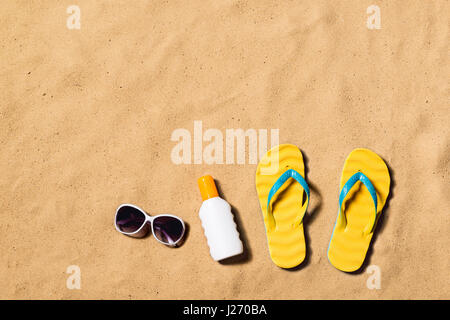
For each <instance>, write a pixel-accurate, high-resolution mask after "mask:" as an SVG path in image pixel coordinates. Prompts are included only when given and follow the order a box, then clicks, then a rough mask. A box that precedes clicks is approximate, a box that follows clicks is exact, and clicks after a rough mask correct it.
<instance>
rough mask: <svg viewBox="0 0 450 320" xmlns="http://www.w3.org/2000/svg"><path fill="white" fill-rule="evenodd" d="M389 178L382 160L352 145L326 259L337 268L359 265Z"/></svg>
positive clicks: (348, 269)
mask: <svg viewBox="0 0 450 320" xmlns="http://www.w3.org/2000/svg"><path fill="white" fill-rule="evenodd" d="M390 182H391V179H390V176H389V170H388V168H387V166H386V163H384V161H383V159H381V158H380V157H379V156H378V155H377V154H376V153H375V152H373V151H370V150H368V149H355V150H353V151H352V152H351V153H350V155H349V156H348V158H347V160H345V164H344V169H343V171H342V176H341V185H340V194H339V211H338V217H337V219H336V223H335V226H334V230H333V234H332V236H331V240H330V244H329V246H328V260H329V261H330V262H331V264H332V265H333V266H335V267H336V268H337V269H339V270H342V271H345V272H353V271H356V270H358V269H359V268H360V267H361V266H362V264H363V262H364V259H365V258H366V253H367V250H368V249H369V245H370V242H371V240H372V236H373V232H374V229H375V226H376V223H377V221H378V218H379V217H380V215H381V211H382V210H383V207H384V205H385V203H386V199H387V197H388V195H389V187H390Z"/></svg>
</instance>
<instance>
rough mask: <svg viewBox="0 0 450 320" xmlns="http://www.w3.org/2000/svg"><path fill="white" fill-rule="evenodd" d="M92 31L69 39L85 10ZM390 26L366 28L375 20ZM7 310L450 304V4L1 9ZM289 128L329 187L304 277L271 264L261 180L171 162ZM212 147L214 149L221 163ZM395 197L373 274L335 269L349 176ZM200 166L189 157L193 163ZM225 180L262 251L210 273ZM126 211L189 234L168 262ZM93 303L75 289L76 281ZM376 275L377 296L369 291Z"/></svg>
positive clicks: (226, 169)
mask: <svg viewBox="0 0 450 320" xmlns="http://www.w3.org/2000/svg"><path fill="white" fill-rule="evenodd" d="M72 4H76V5H78V6H79V7H80V9H81V20H80V21H81V28H80V29H79V30H77V29H74V30H71V29H68V28H67V26H66V20H67V18H68V17H69V16H70V14H68V13H66V9H67V7H68V6H69V5H72ZM372 4H376V5H378V6H379V7H380V10H381V29H373V30H369V29H368V28H367V26H366V20H367V18H368V16H369V15H368V14H367V13H366V9H367V7H368V6H370V5H372ZM0 8H1V10H0V21H1V25H2V28H1V31H0V45H1V49H0V57H1V59H0V83H1V90H0V124H1V126H0V128H1V130H0V150H1V153H0V170H1V171H0V173H1V179H0V208H1V221H2V222H1V223H0V234H1V237H0V247H1V248H2V254H1V259H0V261H1V262H0V287H1V289H0V298H2V299H13V298H15V299H29V298H33V299H89V298H93V299H392V298H398V299H443V298H446V299H448V298H450V279H449V270H450V258H449V257H450V255H449V248H450V237H449V234H450V216H449V209H450V194H449V182H450V179H449V168H450V164H449V159H450V156H449V151H450V147H449V144H450V129H449V122H450V112H449V110H450V109H449V101H450V99H449V97H450V86H449V74H450V67H449V43H450V41H449V39H450V34H449V31H450V27H449V23H448V22H449V18H450V17H449V15H450V14H449V13H450V4H449V2H448V1H380V0H378V1H376V2H374V1H365V0H363V1H357V0H353V1H340V2H338V1H332V2H331V1H310V2H307V1H259V0H258V1H229V0H227V1H224V0H217V1H206V2H205V1H194V0H191V1H158V0H154V1H133V2H132V3H131V2H130V1H114V2H113V1H106V0H102V1H88V0H77V1H65V0H64V1H45V2H41V1H28V0H21V1H18V0H17V1H16V0H14V1H13V0H4V1H2V2H1V4H0ZM196 120H198V121H202V125H203V131H205V130H207V129H217V130H219V131H220V132H221V133H222V134H223V135H225V133H226V130H227V129H239V128H240V129H243V130H247V129H268V130H270V129H279V141H280V143H292V144H295V145H297V146H298V147H299V148H300V149H301V150H302V152H303V154H304V157H305V158H306V159H307V181H308V182H309V183H310V185H311V186H312V188H313V192H312V195H311V199H312V206H311V209H310V210H309V213H308V217H307V218H306V219H305V226H306V235H307V240H308V244H307V248H308V252H307V261H306V262H305V263H304V264H303V265H302V266H301V267H300V268H298V269H296V270H293V271H286V270H282V269H280V268H278V267H277V266H275V265H274V264H273V263H272V261H271V260H270V257H269V253H268V248H267V243H266V235H265V229H264V224H263V220H262V213H261V211H260V208H259V203H258V198H257V195H256V190H255V185H254V179H255V171H256V165H255V164H252V163H249V161H246V162H245V164H237V163H234V164H207V163H205V162H204V161H202V163H201V164H179V165H177V164H175V163H174V162H173V159H172V158H171V153H172V150H173V148H174V147H175V146H176V142H174V141H172V140H171V136H172V134H173V132H174V131H175V130H176V129H178V128H185V129H187V130H189V132H191V133H193V128H194V121H196ZM207 144H208V143H206V142H205V143H204V146H206V145H207ZM357 147H366V148H370V149H371V150H373V151H375V152H377V153H378V154H379V155H380V156H382V157H383V159H385V161H386V163H387V164H388V166H389V168H390V170H391V176H392V181H393V187H392V189H391V197H390V199H389V203H388V207H387V208H386V209H385V210H384V213H383V214H384V215H383V218H382V220H381V221H380V224H379V225H378V228H377V230H376V237H375V239H374V242H373V246H372V249H371V250H370V252H369V254H368V258H367V261H366V263H365V266H364V268H363V269H362V270H361V272H359V273H356V274H345V273H343V272H340V271H338V270H337V269H335V268H334V267H333V266H332V265H331V264H330V263H329V262H328V260H327V255H326V250H327V246H328V243H329V240H330V236H331V232H332V228H333V225H334V221H335V218H336V212H337V206H338V193H339V179H340V175H341V170H342V167H343V165H344V160H345V158H346V157H347V155H348V154H349V153H350V152H351V150H353V149H354V148H357ZM192 154H193V152H192ZM207 173H209V174H211V175H213V176H214V177H215V178H216V179H217V181H218V183H219V185H220V192H221V194H222V195H223V197H224V198H225V199H226V200H227V201H229V202H230V203H231V204H232V205H233V207H234V214H235V217H236V220H237V222H238V228H239V231H240V233H241V235H242V240H243V241H244V243H245V247H246V254H245V255H244V256H242V257H239V258H236V259H232V261H228V262H227V263H217V262H214V261H213V260H212V258H211V257H210V256H209V251H208V246H207V243H206V240H205V237H204V234H203V230H202V228H201V225H200V219H199V217H198V209H199V207H200V205H201V198H200V194H199V191H198V189H197V184H196V180H197V178H198V177H200V176H202V175H203V174H207ZM124 202H128V203H133V204H136V205H139V206H141V207H142V208H144V209H145V210H146V211H147V212H149V213H150V214H158V213H171V214H176V215H178V216H180V217H182V218H183V219H184V220H185V221H186V223H187V224H188V225H189V232H188V234H187V237H186V241H185V243H184V245H182V246H181V247H180V248H176V249H171V248H168V247H166V246H164V245H161V244H159V243H158V242H157V241H156V240H155V239H153V238H152V237H151V236H150V237H147V238H144V239H133V238H128V237H126V236H123V235H121V234H119V233H118V232H116V230H115V229H114V226H113V218H114V213H115V209H116V208H117V206H118V205H119V204H121V203H124ZM70 265H77V266H79V268H80V270H81V289H79V290H77V289H68V288H67V286H66V280H67V278H68V277H69V274H67V273H66V270H67V268H68V266H70ZM371 265H376V266H378V267H379V270H380V272H381V283H380V285H381V288H380V289H369V288H368V287H367V283H366V282H367V280H368V279H369V278H370V276H371V274H369V273H368V271H370V270H372V269H370V268H369V266H371Z"/></svg>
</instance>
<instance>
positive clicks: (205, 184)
mask: <svg viewBox="0 0 450 320" xmlns="http://www.w3.org/2000/svg"><path fill="white" fill-rule="evenodd" d="M197 182H198V187H199V188H200V193H201V195H202V199H203V204H202V206H201V207H200V211H199V216H200V219H201V220H202V227H203V230H204V231H205V236H206V239H207V241H208V246H209V252H210V254H211V257H212V258H213V259H214V260H215V261H219V260H222V259H226V258H229V257H232V256H235V255H238V254H241V253H242V252H243V251H244V247H243V245H242V242H241V240H240V239H239V232H238V231H237V228H236V223H235V222H234V219H233V214H232V213H231V206H230V205H229V203H228V202H226V201H225V200H223V199H222V198H220V197H219V193H218V192H217V188H216V184H215V183H214V179H213V178H212V177H211V176H204V177H201V178H200V179H198V181H197Z"/></svg>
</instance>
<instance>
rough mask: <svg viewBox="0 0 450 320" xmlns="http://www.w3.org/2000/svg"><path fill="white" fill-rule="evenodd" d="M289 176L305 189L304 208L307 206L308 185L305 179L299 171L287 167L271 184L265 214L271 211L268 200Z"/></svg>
mask: <svg viewBox="0 0 450 320" xmlns="http://www.w3.org/2000/svg"><path fill="white" fill-rule="evenodd" d="M289 178H293V179H295V180H296V181H297V182H298V183H300V185H301V186H302V188H303V189H304V190H305V191H306V195H307V202H306V208H308V204H309V187H308V184H307V183H306V181H305V179H304V178H303V177H302V175H301V174H300V173H298V172H297V171H295V170H294V169H289V170H287V171H286V172H284V173H283V174H282V175H281V176H280V177H279V178H278V180H277V181H275V183H274V184H273V186H272V188H271V189H270V191H269V196H268V198H267V214H268V215H269V214H270V212H271V209H270V201H271V200H272V197H273V196H274V195H275V194H276V193H277V191H278V190H279V189H280V188H281V186H282V185H283V184H285V183H286V181H287V180H288V179H289ZM305 211H306V210H305Z"/></svg>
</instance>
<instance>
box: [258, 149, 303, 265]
mask: <svg viewBox="0 0 450 320" xmlns="http://www.w3.org/2000/svg"><path fill="white" fill-rule="evenodd" d="M304 176H305V166H304V163H303V156H302V153H301V152H300V150H299V149H298V148H297V147H296V146H294V145H292V144H282V145H279V146H276V147H274V148H272V149H271V150H269V151H268V152H267V153H266V154H265V155H264V157H262V159H261V161H260V162H259V164H258V167H257V169H256V191H257V193H258V198H259V203H260V205H261V210H262V212H263V217H264V224H265V227H266V234H267V242H268V245H269V252H270V257H271V258H272V261H273V262H274V263H275V264H276V265H277V266H279V267H281V268H293V267H296V266H298V265H299V264H300V263H302V262H303V260H304V259H305V254H306V246H305V235H304V231H303V216H304V215H305V212H306V209H307V207H308V203H309V187H308V184H307V183H306V181H305V178H304ZM304 191H305V193H306V197H307V199H306V201H305V202H304V203H303V192H304Z"/></svg>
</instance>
